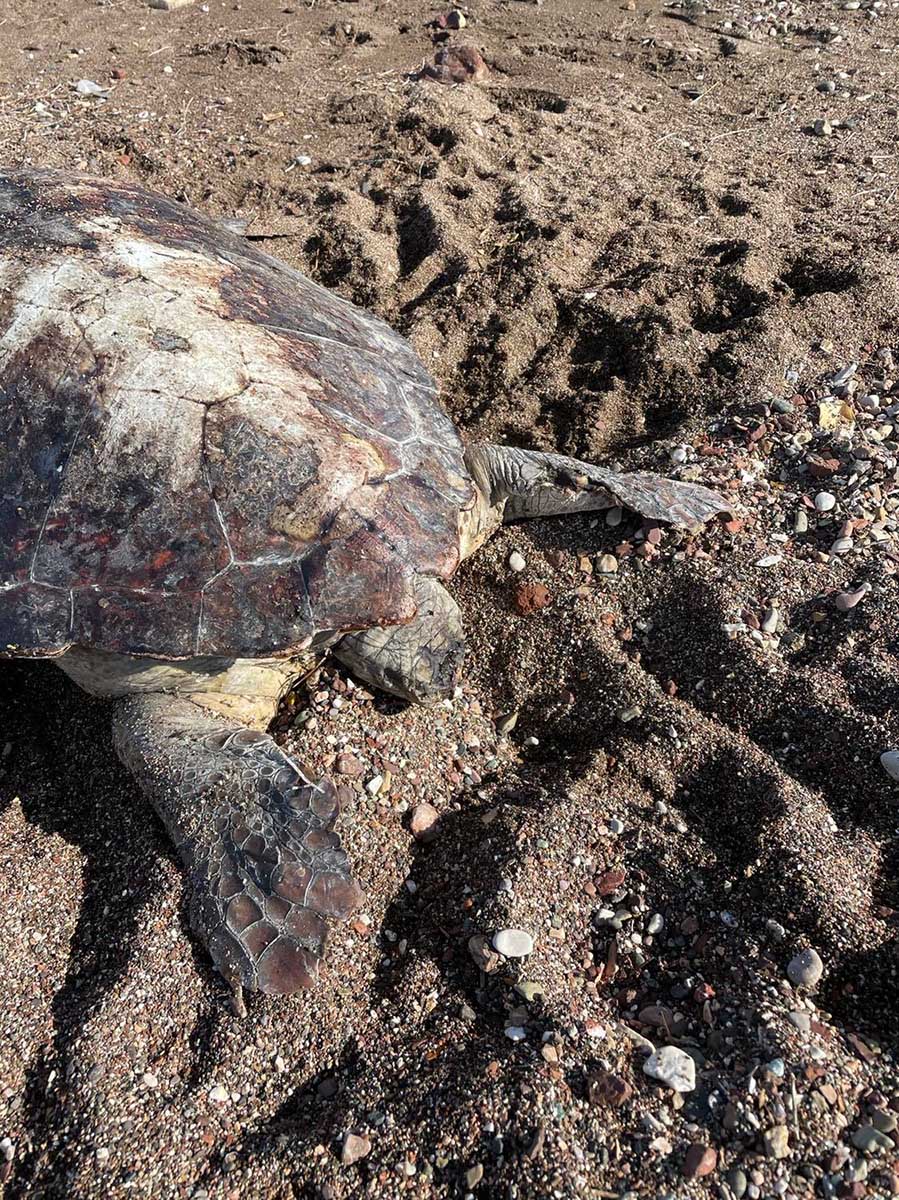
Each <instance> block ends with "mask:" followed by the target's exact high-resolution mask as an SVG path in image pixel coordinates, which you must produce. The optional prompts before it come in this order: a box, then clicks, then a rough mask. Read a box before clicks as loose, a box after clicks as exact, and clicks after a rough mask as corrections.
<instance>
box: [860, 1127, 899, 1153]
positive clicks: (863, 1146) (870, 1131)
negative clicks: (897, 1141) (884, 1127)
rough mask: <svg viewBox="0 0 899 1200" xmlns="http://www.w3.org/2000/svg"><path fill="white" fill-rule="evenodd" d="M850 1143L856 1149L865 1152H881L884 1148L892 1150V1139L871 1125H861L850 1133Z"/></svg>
mask: <svg viewBox="0 0 899 1200" xmlns="http://www.w3.org/2000/svg"><path fill="white" fill-rule="evenodd" d="M852 1144H853V1146H855V1148H856V1150H861V1151H863V1152H864V1153H865V1154H882V1153H883V1152H884V1151H886V1150H892V1149H893V1148H894V1147H893V1139H892V1138H889V1137H887V1135H886V1134H885V1133H881V1132H880V1130H879V1129H875V1128H874V1126H873V1125H862V1126H861V1127H860V1128H859V1129H856V1131H855V1133H853V1135H852Z"/></svg>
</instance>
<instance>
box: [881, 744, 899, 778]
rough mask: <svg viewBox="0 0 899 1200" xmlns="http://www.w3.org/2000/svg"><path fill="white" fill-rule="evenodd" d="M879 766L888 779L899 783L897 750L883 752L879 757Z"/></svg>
mask: <svg viewBox="0 0 899 1200" xmlns="http://www.w3.org/2000/svg"><path fill="white" fill-rule="evenodd" d="M880 765H881V766H882V767H883V769H884V770H885V771H886V773H887V775H889V777H890V779H895V780H896V781H897V782H899V750H884V752H883V754H881V756H880Z"/></svg>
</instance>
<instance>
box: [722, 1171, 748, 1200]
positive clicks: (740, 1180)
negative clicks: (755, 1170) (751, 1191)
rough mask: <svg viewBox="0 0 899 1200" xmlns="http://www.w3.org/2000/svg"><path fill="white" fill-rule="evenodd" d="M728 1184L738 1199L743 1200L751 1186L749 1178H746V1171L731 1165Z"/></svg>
mask: <svg viewBox="0 0 899 1200" xmlns="http://www.w3.org/2000/svg"><path fill="white" fill-rule="evenodd" d="M726 1178H727V1186H728V1187H729V1188H730V1190H731V1191H732V1192H733V1194H734V1196H736V1200H743V1197H744V1196H745V1195H746V1189H747V1188H748V1187H749V1180H748V1179H747V1178H746V1172H745V1171H743V1170H741V1169H740V1167H731V1169H730V1170H729V1171H728V1172H727V1176H726Z"/></svg>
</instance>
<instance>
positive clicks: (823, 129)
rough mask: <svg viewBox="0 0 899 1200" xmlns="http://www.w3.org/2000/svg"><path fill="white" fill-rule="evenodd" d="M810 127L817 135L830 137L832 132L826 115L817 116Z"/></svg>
mask: <svg viewBox="0 0 899 1200" xmlns="http://www.w3.org/2000/svg"><path fill="white" fill-rule="evenodd" d="M812 128H813V129H814V131H815V134H816V136H817V137H830V136H831V134H832V133H833V126H832V125H831V123H830V121H828V120H827V118H826V117H818V119H817V120H816V121H815V123H814V125H813V126H812Z"/></svg>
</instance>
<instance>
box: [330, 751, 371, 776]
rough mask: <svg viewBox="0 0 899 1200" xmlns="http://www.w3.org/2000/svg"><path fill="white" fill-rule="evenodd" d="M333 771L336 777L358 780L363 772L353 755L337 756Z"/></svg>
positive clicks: (360, 764) (361, 766)
mask: <svg viewBox="0 0 899 1200" xmlns="http://www.w3.org/2000/svg"><path fill="white" fill-rule="evenodd" d="M334 769H335V770H336V771H337V774H338V775H347V776H349V778H350V779H358V777H359V776H360V775H361V774H362V772H363V771H364V770H365V768H364V767H363V765H362V763H361V762H360V761H359V759H358V758H357V757H356V755H355V754H347V753H344V754H338V755H337V762H336V763H335V765H334Z"/></svg>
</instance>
